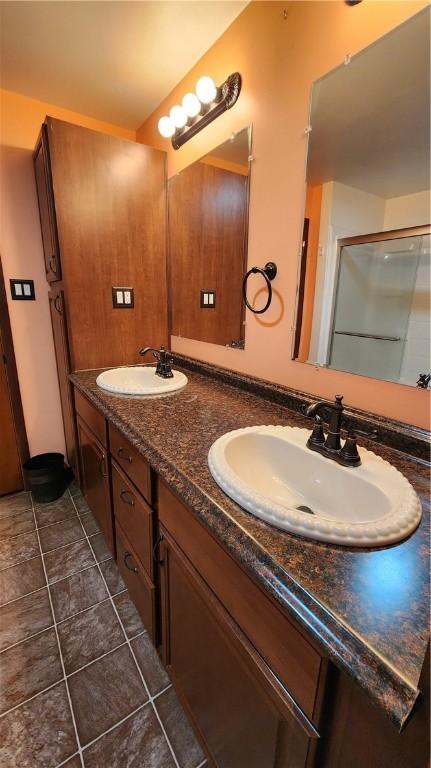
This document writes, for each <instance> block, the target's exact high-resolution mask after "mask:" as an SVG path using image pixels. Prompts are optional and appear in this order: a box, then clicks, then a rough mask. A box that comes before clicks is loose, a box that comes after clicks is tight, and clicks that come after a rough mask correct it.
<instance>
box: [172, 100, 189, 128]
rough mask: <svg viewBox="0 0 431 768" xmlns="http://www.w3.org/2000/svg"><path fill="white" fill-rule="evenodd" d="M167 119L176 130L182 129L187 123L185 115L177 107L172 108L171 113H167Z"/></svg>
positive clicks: (181, 109)
mask: <svg viewBox="0 0 431 768" xmlns="http://www.w3.org/2000/svg"><path fill="white" fill-rule="evenodd" d="M169 117H170V119H171V121H172V122H173V124H174V125H175V127H176V128H184V126H185V124H186V123H187V115H186V113H185V111H184V109H183V108H182V107H179V106H178V105H177V106H175V107H172V109H171V111H170V112H169Z"/></svg>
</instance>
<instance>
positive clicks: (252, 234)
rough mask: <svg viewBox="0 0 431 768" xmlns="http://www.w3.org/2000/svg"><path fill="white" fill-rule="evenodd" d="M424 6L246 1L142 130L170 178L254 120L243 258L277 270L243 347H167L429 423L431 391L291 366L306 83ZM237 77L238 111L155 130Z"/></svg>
mask: <svg viewBox="0 0 431 768" xmlns="http://www.w3.org/2000/svg"><path fill="white" fill-rule="evenodd" d="M426 5H427V3H425V2H416V1H414V0H412V1H411V2H392V0H387V1H386V2H378V1H377V2H376V1H375V0H367V2H364V3H361V4H360V5H357V6H355V7H349V6H347V5H346V4H345V3H343V2H341V0H340V1H339V2H331V1H329V2H327V1H324V2H301V1H300V0H295V2H290V3H289V2H288V3H286V2H284V3H279V2H255V3H250V5H248V6H247V7H246V9H245V10H244V11H243V13H242V14H241V15H240V16H239V17H238V18H237V19H236V20H235V21H234V23H233V24H232V25H231V26H230V27H229V28H228V29H227V30H226V32H225V33H224V34H223V35H222V37H221V38H219V40H217V42H216V43H215V44H214V46H213V47H212V48H211V49H210V50H209V51H208V52H207V53H206V54H205V56H204V57H203V58H202V59H201V60H200V61H199V62H198V64H197V65H196V66H195V67H194V68H193V70H191V72H189V73H188V75H187V76H186V77H185V78H184V79H183V80H182V81H181V82H180V83H179V84H178V86H177V87H176V88H175V89H174V91H172V93H171V94H170V95H169V97H168V98H167V99H165V101H164V102H163V103H162V104H161V105H160V108H159V109H157V110H156V112H154V113H153V115H151V116H150V118H149V119H148V120H147V121H146V122H145V123H144V125H143V126H141V128H140V129H139V130H138V132H137V139H138V141H141V142H143V143H145V144H149V145H152V146H155V147H158V148H160V149H167V150H168V168H169V171H168V172H169V175H170V176H171V175H173V174H175V173H177V172H178V171H180V170H181V169H182V168H184V167H185V166H187V165H188V164H189V163H191V162H193V161H194V160H196V159H198V158H199V157H201V156H202V155H205V154H206V153H208V152H210V151H211V149H212V148H213V147H215V146H217V145H218V144H220V143H221V142H223V141H225V140H226V139H227V138H228V137H229V136H230V134H231V133H232V131H238V130H240V129H242V128H244V127H245V126H246V125H249V124H250V123H252V124H253V148H252V152H253V155H254V157H255V160H254V162H253V167H252V171H251V197H250V229H249V254H248V260H249V265H250V266H251V265H252V264H259V265H262V264H264V263H265V262H266V261H269V260H272V261H275V262H277V264H278V268H279V273H278V275H277V278H276V280H275V282H274V292H275V298H274V301H273V305H272V307H271V309H270V310H269V311H268V313H267V314H266V315H265V316H263V317H262V318H260V317H259V316H253V315H252V314H251V313H247V326H246V348H245V351H240V350H234V349H227V348H222V347H218V346H215V345H211V344H206V343H203V342H195V341H191V340H187V339H179V338H175V337H174V338H173V339H172V347H173V349H174V350H176V351H178V352H182V353H184V354H189V355H191V356H193V357H197V358H199V359H202V360H206V361H209V362H213V363H216V364H219V365H222V366H225V367H228V368H232V369H234V370H237V371H244V372H248V373H250V374H252V375H256V376H260V377H262V378H265V379H270V380H272V381H274V382H277V383H282V384H286V385H288V386H291V387H293V388H297V389H300V390H304V391H307V392H310V393H313V394H316V395H322V396H324V397H333V395H334V394H335V393H336V392H342V393H344V396H345V401H346V403H348V404H351V405H354V406H357V407H359V408H364V409H365V410H368V411H372V412H375V413H379V414H382V415H384V416H388V417H392V418H396V419H400V420H403V421H406V422H408V423H411V424H415V425H418V426H422V427H425V426H429V405H430V398H429V392H426V391H423V390H421V391H420V390H415V389H412V388H410V387H406V386H402V385H399V384H391V383H389V382H380V381H376V380H374V379H368V378H364V377H358V376H355V375H352V374H346V373H339V372H337V371H332V370H328V369H321V368H320V369H319V368H315V367H313V366H310V365H307V364H305V363H299V362H294V361H292V360H291V349H292V334H293V327H294V318H295V293H296V284H297V270H298V259H299V249H300V240H301V235H302V221H303V212H304V197H305V184H304V178H305V163H306V147H307V139H306V135H305V127H306V125H307V122H308V110H309V98H310V87H311V84H312V82H313V81H314V80H316V79H317V78H319V77H321V76H322V75H324V74H325V73H326V72H328V71H329V70H331V69H332V68H333V67H336V66H337V65H339V64H341V63H342V62H343V60H344V58H345V56H346V54H349V53H350V54H353V53H356V52H358V51H360V50H361V49H362V48H364V47H365V46H366V45H368V44H370V43H372V42H373V41H375V40H376V39H378V38H379V37H380V36H381V35H383V34H385V33H386V32H388V31H389V30H391V29H393V28H394V27H395V26H397V25H398V24H400V23H402V22H403V21H404V20H405V19H407V18H408V17H410V16H412V15H413V14H415V13H417V12H418V11H419V10H421V9H422V8H424V7H426ZM285 8H286V9H287V18H286V19H285V18H284V14H283V10H284V9H285ZM235 71H238V72H240V73H241V75H242V77H243V89H242V92H241V95H240V97H239V100H238V102H237V104H236V105H235V106H234V108H233V109H232V110H231V111H228V112H226V113H225V114H223V115H222V116H220V117H219V118H218V119H217V120H216V121H215V122H214V123H212V124H211V125H210V126H208V127H207V128H205V130H204V131H202V133H200V134H198V135H197V136H196V137H195V138H193V139H192V140H191V141H190V142H189V143H188V144H185V146H184V147H182V148H181V149H180V150H178V151H174V150H173V149H172V148H171V146H170V143H169V141H168V140H166V139H163V138H162V137H161V136H159V134H158V132H157V121H158V119H159V117H160V116H161V115H162V114H165V113H166V112H167V111H168V110H169V108H170V107H171V106H173V104H175V103H178V102H179V101H180V99H181V97H182V96H183V95H184V93H186V91H188V90H194V86H195V83H196V80H197V79H198V77H200V76H201V75H204V74H208V75H211V77H213V78H214V80H215V81H216V82H217V83H221V82H222V81H223V80H224V79H225V77H226V76H227V75H228V74H230V73H231V72H235ZM394 87H396V84H394ZM252 295H253V294H252ZM283 306H284V308H283Z"/></svg>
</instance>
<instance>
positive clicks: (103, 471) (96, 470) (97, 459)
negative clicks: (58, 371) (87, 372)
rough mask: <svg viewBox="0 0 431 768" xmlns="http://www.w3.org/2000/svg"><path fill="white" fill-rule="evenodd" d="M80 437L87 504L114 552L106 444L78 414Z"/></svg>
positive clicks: (83, 485)
mask: <svg viewBox="0 0 431 768" xmlns="http://www.w3.org/2000/svg"><path fill="white" fill-rule="evenodd" d="M77 427H78V441H79V455H80V460H81V483H82V491H83V493H84V496H85V498H86V499H87V502H88V506H89V507H90V509H91V511H92V512H93V514H94V517H95V518H96V520H97V522H98V524H99V527H100V530H101V531H102V533H103V534H104V536H105V539H106V542H107V544H108V546H109V549H110V550H111V552H112V553H113V554H114V555H115V539H114V528H113V515H112V509H111V490H110V481H109V457H108V455H107V453H106V451H105V449H104V447H103V445H101V444H100V443H99V441H98V440H97V438H96V437H95V436H94V434H93V433H92V431H91V429H88V427H87V425H86V423H85V422H84V421H82V419H81V418H80V417H79V416H78V424H77Z"/></svg>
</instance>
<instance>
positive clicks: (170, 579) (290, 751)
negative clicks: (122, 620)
mask: <svg viewBox="0 0 431 768" xmlns="http://www.w3.org/2000/svg"><path fill="white" fill-rule="evenodd" d="M162 536H163V539H162V542H161V545H160V561H161V569H160V571H161V592H162V637H163V645H162V648H163V657H164V662H165V664H166V666H167V668H168V670H169V672H170V674H171V676H172V678H173V680H174V683H175V686H176V688H177V692H178V694H179V696H180V698H181V699H182V702H183V704H184V706H185V708H186V710H187V711H188V713H189V716H190V718H191V720H192V722H193V724H194V726H195V728H196V730H197V732H198V734H199V735H200V738H201V740H202V741H203V743H204V744H205V745H206V748H207V751H208V754H209V756H210V757H211V759H212V760H213V762H214V764H215V765H216V766H218V768H244V766H247V768H301V767H303V766H305V765H306V764H307V756H308V754H309V747H310V742H311V737H310V734H309V733H307V731H306V729H305V728H304V727H303V725H302V724H301V723H299V722H298V720H296V719H295V717H294V716H293V714H292V712H290V711H288V710H287V709H286V708H285V707H284V706H283V704H282V702H281V700H280V699H279V700H278V702H277V699H276V697H275V696H274V692H273V690H272V689H271V685H270V684H269V682H268V680H267V678H266V676H265V674H264V671H263V667H262V664H261V660H260V658H259V655H258V654H257V653H256V651H255V649H254V648H253V646H252V645H251V643H250V642H249V641H248V639H247V638H246V637H245V635H244V634H243V633H242V632H241V631H240V629H239V628H238V626H237V625H236V624H235V622H233V621H232V618H231V617H230V615H229V614H228V613H227V611H226V610H225V609H224V607H223V606H222V605H221V603H220V602H219V601H218V600H217V598H216V597H215V596H214V595H213V593H212V592H211V591H210V590H209V588H208V587H207V585H206V584H205V582H204V581H203V579H202V578H201V577H200V576H199V574H198V573H197V571H196V570H195V569H194V568H193V566H192V565H191V564H190V563H189V561H188V560H187V559H186V558H185V557H184V555H183V554H182V553H181V551H180V550H179V548H178V547H177V546H176V545H175V543H174V542H173V540H172V539H170V537H169V535H168V534H167V532H166V531H162Z"/></svg>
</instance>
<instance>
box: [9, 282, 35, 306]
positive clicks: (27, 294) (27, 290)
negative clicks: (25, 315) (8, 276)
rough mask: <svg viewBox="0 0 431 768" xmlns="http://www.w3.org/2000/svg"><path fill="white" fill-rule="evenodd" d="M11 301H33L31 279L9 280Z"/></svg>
mask: <svg viewBox="0 0 431 768" xmlns="http://www.w3.org/2000/svg"><path fill="white" fill-rule="evenodd" d="M9 283H10V293H11V296H12V299H13V301H35V299H36V296H35V293H34V281H33V280H9Z"/></svg>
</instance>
